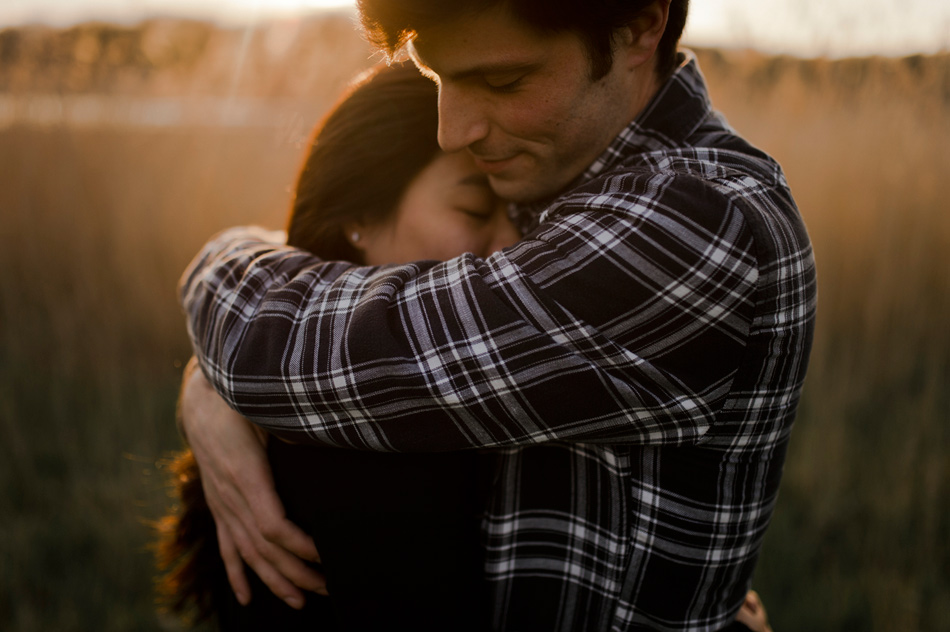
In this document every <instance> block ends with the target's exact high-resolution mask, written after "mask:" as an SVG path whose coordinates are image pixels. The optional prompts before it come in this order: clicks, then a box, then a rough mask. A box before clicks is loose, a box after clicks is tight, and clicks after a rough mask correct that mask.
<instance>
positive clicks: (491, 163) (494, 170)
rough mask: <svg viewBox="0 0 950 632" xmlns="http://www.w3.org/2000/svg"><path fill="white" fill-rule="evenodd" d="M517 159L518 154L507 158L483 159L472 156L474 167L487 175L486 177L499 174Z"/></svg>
mask: <svg viewBox="0 0 950 632" xmlns="http://www.w3.org/2000/svg"><path fill="white" fill-rule="evenodd" d="M517 157H518V154H514V155H513V156H508V157H507V158H483V157H481V156H474V158H475V166H476V167H478V169H479V171H482V172H483V173H487V174H488V175H495V174H498V173H501V172H502V171H504V170H505V169H507V168H508V167H509V166H510V165H511V163H512V162H514V160H515V158H517Z"/></svg>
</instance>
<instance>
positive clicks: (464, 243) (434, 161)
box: [159, 65, 764, 630]
mask: <svg viewBox="0 0 950 632" xmlns="http://www.w3.org/2000/svg"><path fill="white" fill-rule="evenodd" d="M437 126H438V113H437V92H436V88H435V86H434V84H432V83H431V82H430V81H429V80H427V79H425V78H423V77H422V76H421V75H419V73H418V72H417V71H416V69H415V68H414V67H413V66H411V65H397V66H393V67H390V68H386V69H383V70H377V71H375V72H373V73H372V74H371V75H370V76H369V78H368V79H367V80H364V81H363V82H362V83H360V84H358V86H357V87H355V88H354V89H352V90H351V91H350V92H349V93H348V94H347V95H346V96H345V97H344V98H343V99H342V101H341V102H340V103H339V104H338V105H337V107H336V108H335V109H334V110H333V111H332V112H331V113H330V115H329V116H328V117H327V118H326V119H325V121H324V123H323V124H322V125H321V126H320V127H319V128H318V131H317V133H316V136H315V138H314V142H313V143H312V145H311V152H310V154H309V155H308V157H307V160H306V162H305V164H304V166H303V168H302V170H301V173H300V176H299V179H298V182H297V188H296V195H295V200H294V203H293V206H292V212H291V217H290V222H289V228H288V243H289V244H290V245H293V246H297V247H300V248H304V249H307V250H310V251H311V252H313V253H314V254H316V255H318V256H320V257H321V258H323V259H328V260H346V261H352V262H356V263H360V264H365V265H381V264H387V263H401V262H409V261H418V260H421V259H449V258H452V257H454V256H457V255H458V254H461V253H463V252H473V253H474V254H476V255H478V256H487V255H489V254H490V253H491V252H493V251H495V250H498V249H500V248H502V247H504V246H506V245H510V244H512V243H514V242H515V241H516V240H517V238H518V235H517V233H516V231H515V229H514V227H513V225H512V224H511V223H510V221H509V220H508V218H507V215H506V213H505V209H504V205H503V204H502V203H500V201H499V200H498V199H497V198H496V197H495V196H494V195H493V194H492V192H491V189H490V188H489V187H488V183H487V180H486V178H485V176H484V175H483V174H481V173H480V172H479V171H478V170H477V169H476V168H475V165H474V163H473V161H472V160H471V158H469V157H468V156H467V155H465V154H444V153H442V152H440V151H439V148H438V145H437V142H436V132H437ZM268 453H269V458H270V461H271V465H272V468H273V471H274V478H275V482H276V484H277V487H278V491H279V492H280V495H281V498H282V500H283V501H284V504H285V508H286V510H287V513H288V517H289V518H290V519H292V520H293V521H294V522H296V523H297V524H299V525H300V526H302V527H303V528H304V529H305V530H306V531H308V532H309V533H310V534H311V535H312V536H313V537H314V540H315V543H316V545H317V549H318V550H319V551H320V553H321V556H322V558H323V569H322V570H323V571H324V573H325V574H326V576H327V580H328V586H327V588H328V590H329V593H330V597H329V598H323V597H319V596H316V595H311V596H309V598H308V601H307V605H306V606H305V608H304V609H303V610H302V611H296V610H292V609H291V608H290V607H289V606H287V605H286V604H284V603H283V601H281V600H279V599H277V598H276V597H275V596H274V595H272V594H271V592H270V591H269V590H268V589H267V588H266V587H265V586H264V585H263V583H261V582H260V581H259V580H257V579H256V578H255V577H254V576H253V573H250V572H249V573H248V574H249V575H250V576H251V578H252V590H253V594H254V598H253V600H252V601H251V604H250V606H248V607H241V606H240V605H238V604H237V602H236V600H235V599H234V598H233V596H232V593H231V591H230V588H229V586H228V583H227V578H226V576H225V573H224V567H223V563H222V562H221V560H220V558H219V556H218V547H217V542H216V538H215V530H214V524H213V521H212V519H211V516H210V512H209V511H208V510H207V506H206V504H205V500H204V496H203V493H202V490H201V482H200V479H199V478H198V471H197V467H196V465H195V462H194V458H193V456H192V455H191V453H190V452H185V453H184V454H183V455H182V456H180V457H179V458H178V459H177V460H176V461H175V462H174V463H173V464H172V474H173V475H174V477H175V480H176V484H177V487H178V493H179V494H180V497H181V501H182V505H183V511H182V512H181V513H180V514H179V515H175V516H169V517H168V518H166V519H165V521H164V522H163V523H162V525H161V527H162V529H161V530H162V538H163V539H162V542H161V543H160V546H159V562H160V566H161V567H162V568H164V569H165V571H166V575H165V577H164V580H163V582H162V583H161V584H160V588H161V590H162V591H163V593H164V595H165V601H166V603H167V604H168V606H169V607H170V608H171V609H172V610H174V611H176V612H179V613H186V612H187V611H188V610H192V611H193V612H195V613H196V615H197V618H199V619H202V618H208V617H211V616H213V615H214V616H217V618H218V620H219V624H220V625H221V627H222V628H223V629H227V630H258V629H315V630H333V629H345V630H400V629H406V630H428V629H431V630H480V629H484V628H486V627H487V625H486V623H485V621H484V620H483V619H482V618H481V617H480V616H479V614H478V613H485V612H486V609H485V607H484V605H483V600H482V595H481V591H480V581H479V577H480V575H481V566H480V560H479V553H478V551H479V547H478V524H477V523H478V515H479V513H480V509H481V499H482V497H483V496H484V493H485V490H486V488H487V486H488V484H490V480H489V479H490V475H491V471H492V467H491V465H492V464H491V460H490V456H487V455H479V454H478V453H475V452H469V453H453V454H448V455H442V454H388V453H369V452H358V451H354V450H342V449H334V448H323V447H312V446H297V445H289V444H286V443H284V442H282V441H279V440H276V439H272V440H271V441H270V442H269V446H268ZM248 570H249V569H248ZM751 595H752V594H751V593H750V598H749V599H747V604H752V606H753V607H756V606H757V605H758V602H757V601H756V600H755V599H753V598H752V596H751ZM748 607H749V606H748V605H747V606H744V608H743V611H746V610H747V609H748ZM755 614H756V616H755V617H752V615H751V614H750V613H748V612H747V613H746V615H749V616H747V618H746V619H745V621H747V622H751V623H752V624H753V625H750V626H749V627H752V628H753V629H764V628H757V627H754V625H755V624H756V623H757V622H758V620H759V618H760V615H761V617H764V611H762V610H760V611H759V612H757V613H755ZM740 620H741V619H740ZM762 621H763V622H764V619H762Z"/></svg>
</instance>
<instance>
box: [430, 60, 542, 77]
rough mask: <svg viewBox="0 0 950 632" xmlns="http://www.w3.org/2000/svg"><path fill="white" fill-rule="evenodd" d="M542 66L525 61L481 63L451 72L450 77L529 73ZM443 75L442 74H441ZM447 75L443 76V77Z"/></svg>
mask: <svg viewBox="0 0 950 632" xmlns="http://www.w3.org/2000/svg"><path fill="white" fill-rule="evenodd" d="M540 67H541V64H539V63H535V62H523V63H505V62H498V63H493V64H481V65H479V66H473V67H471V68H466V69H465V70H460V71H458V72H455V73H450V74H449V75H448V78H449V79H451V80H453V81H462V80H465V79H471V78H473V77H486V76H491V75H504V74H509V73H510V74H514V73H520V74H528V73H530V72H532V71H534V70H537V69H538V68H540ZM440 76H442V75H440ZM444 78H445V77H444V76H443V79H444Z"/></svg>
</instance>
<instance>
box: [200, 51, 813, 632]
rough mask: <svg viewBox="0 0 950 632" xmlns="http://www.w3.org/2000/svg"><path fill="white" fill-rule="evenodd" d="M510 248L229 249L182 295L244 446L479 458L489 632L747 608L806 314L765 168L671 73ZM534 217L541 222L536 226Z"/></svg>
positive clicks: (803, 260) (252, 238)
mask: <svg viewBox="0 0 950 632" xmlns="http://www.w3.org/2000/svg"><path fill="white" fill-rule="evenodd" d="M521 210H522V219H526V220H527V221H526V223H527V224H528V225H529V231H528V232H527V235H526V237H525V239H524V240H523V241H522V242H521V243H519V244H518V245H516V246H514V247H512V248H509V249H507V250H505V251H504V252H502V253H498V254H495V255H493V256H491V257H490V258H488V259H485V260H482V259H478V258H475V257H474V256H472V255H463V256H461V257H459V258H457V259H454V260H452V261H449V262H446V263H437V262H423V263H416V264H410V265H401V266H389V267H382V268H357V267H353V266H349V265H346V264H341V263H323V262H320V261H319V260H317V259H315V258H314V257H312V256H310V255H308V254H307V253H305V252H301V251H297V250H294V249H291V248H287V247H285V246H281V245H276V244H274V243H273V240H272V239H271V240H270V241H268V239H267V238H266V237H262V236H261V235H260V234H259V233H257V232H255V231H253V230H249V229H234V230H231V231H228V232H225V233H223V234H221V235H220V236H218V237H217V238H216V239H214V240H213V241H212V242H210V243H209V244H208V245H207V246H206V247H205V249H204V250H203V251H202V252H201V253H200V255H199V256H198V257H197V258H196V260H195V261H194V263H193V264H192V266H191V267H190V268H189V269H188V271H187V272H186V273H185V276H184V278H183V281H182V286H181V292H182V300H183V304H184V307H185V310H186V312H187V315H188V328H189V333H190V335H191V338H192V341H193V343H194V348H195V352H196V353H197V354H198V357H199V359H200V361H201V365H202V367H203V369H204V371H205V372H206V374H207V375H208V377H209V378H210V379H211V381H212V382H213V383H214V385H215V387H216V388H217V389H218V390H219V391H220V392H221V393H222V394H223V395H224V396H225V397H226V399H227V400H228V401H229V402H230V403H231V404H232V405H234V406H235V407H236V408H237V409H238V410H240V411H241V412H242V413H244V414H245V415H247V416H248V417H250V418H251V419H253V420H254V421H255V422H256V423H258V424H260V425H262V426H264V427H266V428H268V429H270V430H273V431H275V432H278V433H282V434H284V435H286V436H289V437H291V438H294V439H296V440H302V441H313V442H317V443H322V444H329V445H335V446H350V447H354V448H358V449H368V450H398V451H440V450H458V449H465V448H484V447H492V448H499V450H498V454H499V456H498V459H497V461H498V468H497V479H496V482H495V486H494V489H493V495H492V498H491V500H490V508H489V511H488V514H487V517H486V520H485V546H486V551H487V562H486V575H487V578H488V580H489V582H490V585H491V589H492V596H493V605H494V607H493V617H494V627H495V628H496V629H499V630H520V631H526V630H543V631H545V632H550V631H553V630H565V631H569V630H570V631H585V632H594V631H598V630H639V629H659V630H714V629H719V628H721V627H723V626H725V625H727V624H728V623H729V622H730V621H731V620H732V618H733V617H734V615H735V612H736V610H737V609H738V608H739V605H740V603H741V601H742V599H743V596H744V594H745V592H746V590H747V588H748V587H749V584H750V581H751V575H752V571H753V568H754V566H755V563H756V558H757V556H758V552H759V549H760V546H761V543H762V538H763V535H764V532H765V529H766V526H767V525H768V523H769V519H770V517H771V514H772V510H773V507H774V505H775V500H776V494H777V492H778V485H779V480H780V478H781V474H782V466H783V462H784V459H785V451H786V445H787V442H788V438H789V432H790V430H791V427H792V421H793V417H794V415H795V409H796V406H797V403H798V400H799V395H800V392H801V387H802V381H803V379H804V375H805V367H806V362H807V357H808V351H809V348H810V345H811V338H812V330H813V324H814V315H815V299H816V285H815V270H814V262H813V258H812V251H811V246H810V244H809V240H808V236H807V234H806V232H805V228H804V226H803V223H802V220H801V218H800V216H799V213H798V211H797V209H796V207H795V204H794V202H793V200H792V197H791V194H790V192H789V189H788V185H787V183H786V181H785V178H784V176H783V174H782V172H781V170H780V168H779V166H778V165H777V164H776V163H775V162H774V161H773V160H771V159H770V158H769V157H768V156H766V155H764V154H763V153H761V152H760V151H758V150H756V149H754V148H753V147H751V146H750V145H748V144H747V143H746V142H744V141H743V140H742V139H740V138H739V137H738V136H736V135H735V134H734V133H733V132H732V131H731V130H730V129H729V128H728V127H727V126H726V125H725V123H724V122H722V120H721V119H720V118H719V117H718V116H717V115H716V114H715V113H713V112H712V110H711V108H710V104H709V100H708V97H707V94H706V88H705V85H704V83H703V79H702V76H701V74H700V72H699V69H698V67H697V66H696V63H695V61H694V60H692V59H687V60H685V61H684V63H683V64H682V65H681V67H680V68H679V70H677V72H676V73H675V74H674V76H673V77H672V78H671V79H670V80H669V81H668V82H667V83H666V84H665V86H664V87H663V88H662V90H661V92H660V93H659V94H658V95H657V96H656V98H655V99H654V100H653V101H652V102H651V105H650V106H649V107H648V108H647V110H646V111H645V112H643V113H642V114H641V115H640V116H639V117H638V118H637V120H636V121H634V122H633V123H631V125H630V126H629V127H628V128H627V129H626V130H624V131H623V133H622V134H621V135H620V136H619V137H618V138H617V139H616V140H615V141H614V142H613V143H612V144H611V146H610V147H609V148H608V149H607V150H606V151H605V152H604V154H603V155H602V156H601V158H600V159H599V160H598V161H597V162H596V163H595V164H593V165H592V166H591V167H590V168H589V169H588V171H587V172H586V173H585V174H584V175H583V176H582V177H581V178H580V179H579V180H578V182H577V183H576V185H575V186H573V187H572V188H571V189H570V190H569V191H567V192H566V193H565V194H564V195H562V196H561V197H560V198H558V199H557V200H555V201H554V202H553V203H552V204H550V205H548V206H547V207H546V208H543V209H534V210H532V209H521ZM534 211H540V213H537V212H534Z"/></svg>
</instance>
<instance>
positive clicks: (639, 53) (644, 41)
mask: <svg viewBox="0 0 950 632" xmlns="http://www.w3.org/2000/svg"><path fill="white" fill-rule="evenodd" d="M669 17H670V0H654V2H652V3H650V5H649V6H647V7H646V8H645V9H643V11H641V12H640V14H639V15H637V17H635V18H634V19H633V21H631V22H630V23H629V24H628V25H627V26H625V27H624V28H622V29H620V32H619V33H618V38H617V42H618V47H617V52H616V55H617V59H618V60H623V62H625V63H626V64H627V67H628V68H629V69H631V70H632V69H634V68H637V67H639V66H642V65H643V64H645V63H647V62H650V63H652V62H653V60H654V54H655V53H656V48H657V46H659V45H660V40H661V39H662V38H663V33H665V32H666V22H667V20H668V19H669Z"/></svg>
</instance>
